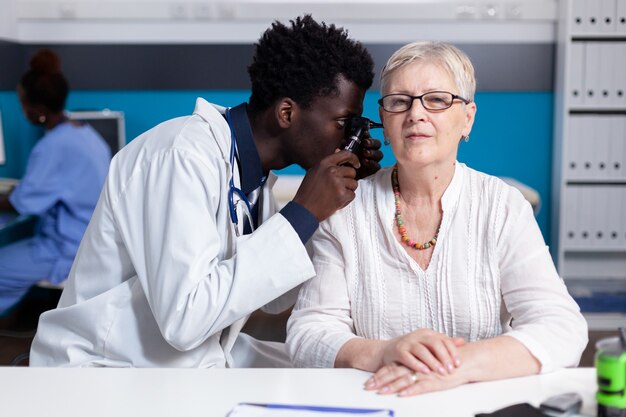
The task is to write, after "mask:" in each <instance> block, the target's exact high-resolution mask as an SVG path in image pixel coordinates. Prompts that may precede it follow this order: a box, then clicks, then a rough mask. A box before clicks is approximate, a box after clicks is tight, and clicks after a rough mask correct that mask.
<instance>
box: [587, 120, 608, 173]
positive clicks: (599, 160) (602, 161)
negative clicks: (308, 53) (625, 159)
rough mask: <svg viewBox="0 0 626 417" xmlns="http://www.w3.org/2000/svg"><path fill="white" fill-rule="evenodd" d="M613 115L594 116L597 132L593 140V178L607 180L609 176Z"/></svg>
mask: <svg viewBox="0 0 626 417" xmlns="http://www.w3.org/2000/svg"><path fill="white" fill-rule="evenodd" d="M612 118H613V117H612V116H611V115H597V116H595V117H594V118H593V126H594V127H595V131H596V134H595V135H594V136H593V138H592V139H591V140H592V141H593V165H592V170H593V172H592V177H591V178H592V179H596V180H607V179H608V178H609V175H610V174H609V167H608V166H609V147H610V144H611V132H610V129H611V119H612Z"/></svg>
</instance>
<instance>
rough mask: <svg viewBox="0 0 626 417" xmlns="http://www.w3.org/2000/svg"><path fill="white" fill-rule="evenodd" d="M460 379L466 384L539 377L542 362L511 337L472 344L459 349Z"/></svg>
mask: <svg viewBox="0 0 626 417" xmlns="http://www.w3.org/2000/svg"><path fill="white" fill-rule="evenodd" d="M459 355H460V357H461V365H460V366H459V367H458V368H457V371H456V372H458V373H459V375H458V376H460V377H461V378H462V380H463V381H464V382H478V381H489V380H495V379H503V378H513V377H517V376H525V375H532V374H537V373H539V372H540V371H541V364H540V363H539V361H538V360H537V359H536V358H535V357H534V356H533V355H532V354H531V353H530V352H529V351H528V349H526V347H525V346H524V345H523V344H522V343H521V342H519V341H518V340H517V339H514V338H512V337H509V336H498V337H495V338H493V339H485V340H480V341H478V342H473V343H468V344H467V345H465V346H463V347H460V348H459Z"/></svg>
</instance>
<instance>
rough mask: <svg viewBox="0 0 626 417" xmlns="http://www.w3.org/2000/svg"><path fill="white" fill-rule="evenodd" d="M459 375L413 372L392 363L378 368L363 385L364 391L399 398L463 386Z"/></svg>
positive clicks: (464, 381)
mask: <svg viewBox="0 0 626 417" xmlns="http://www.w3.org/2000/svg"><path fill="white" fill-rule="evenodd" d="M467 382H468V381H466V380H464V379H463V377H462V376H461V375H460V373H457V372H454V373H452V374H446V375H439V374H436V373H429V374H423V373H419V372H414V371H413V370H411V369H409V368H407V367H406V366H403V365H400V364H395V363H392V364H390V365H385V366H383V367H382V368H380V369H379V370H378V371H377V372H376V373H375V374H374V375H373V376H372V377H371V378H370V379H368V380H367V381H366V383H365V389H366V390H369V391H376V392H377V393H378V394H383V395H387V394H396V393H397V394H398V396H400V397H409V396H412V395H417V394H423V393H426V392H432V391H441V390H445V389H450V388H454V387H457V386H459V385H462V384H465V383H467Z"/></svg>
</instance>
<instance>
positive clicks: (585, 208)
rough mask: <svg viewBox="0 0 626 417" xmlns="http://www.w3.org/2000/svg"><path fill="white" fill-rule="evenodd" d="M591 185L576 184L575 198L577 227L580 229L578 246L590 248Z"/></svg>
mask: <svg viewBox="0 0 626 417" xmlns="http://www.w3.org/2000/svg"><path fill="white" fill-rule="evenodd" d="M591 190H592V187H587V186H584V185H581V186H578V192H577V193H576V194H577V196H576V200H577V204H578V206H579V209H578V229H579V230H580V233H579V238H578V247H582V248H591V247H593V246H594V244H593V224H592V220H593V216H594V214H593V210H592V206H591V198H593V196H592V195H591V192H590V191H591Z"/></svg>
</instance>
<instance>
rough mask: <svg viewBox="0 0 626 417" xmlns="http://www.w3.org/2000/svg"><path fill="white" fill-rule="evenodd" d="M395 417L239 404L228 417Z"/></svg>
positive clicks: (354, 410) (370, 411) (364, 411)
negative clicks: (356, 416)
mask: <svg viewBox="0 0 626 417" xmlns="http://www.w3.org/2000/svg"><path fill="white" fill-rule="evenodd" d="M355 415H358V416H363V417H394V412H393V410H389V409H373V408H351V407H327V406H316V405H294V404H258V403H239V404H237V406H236V407H235V408H233V409H232V410H231V411H230V413H228V416H227V417H287V416H289V417H292V416H293V417H345V416H355Z"/></svg>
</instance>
